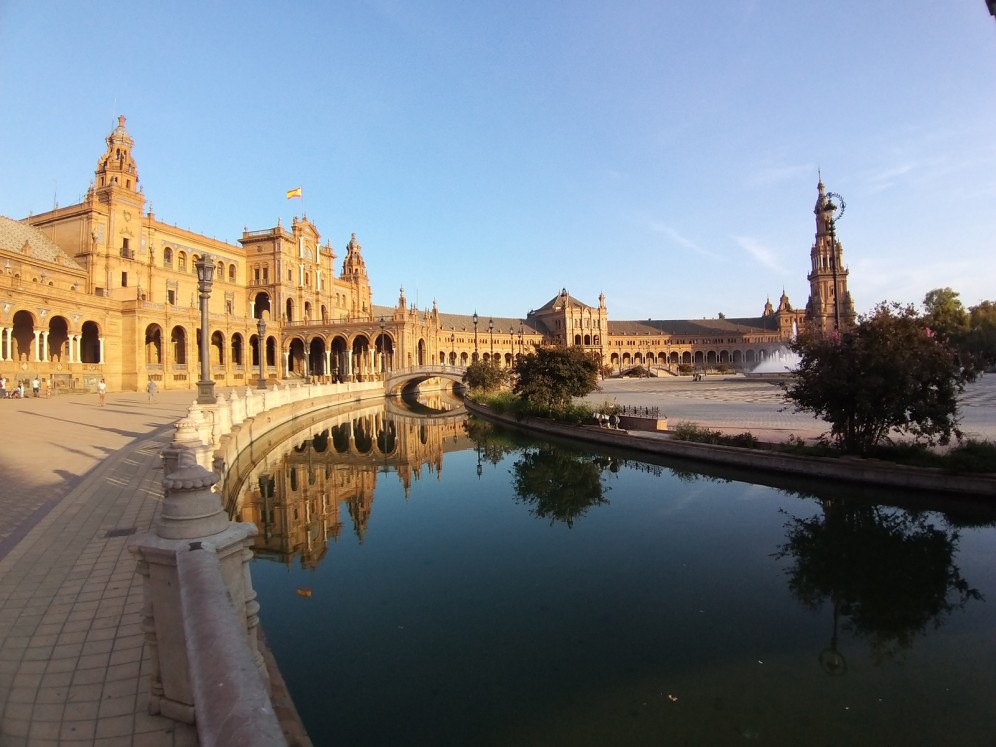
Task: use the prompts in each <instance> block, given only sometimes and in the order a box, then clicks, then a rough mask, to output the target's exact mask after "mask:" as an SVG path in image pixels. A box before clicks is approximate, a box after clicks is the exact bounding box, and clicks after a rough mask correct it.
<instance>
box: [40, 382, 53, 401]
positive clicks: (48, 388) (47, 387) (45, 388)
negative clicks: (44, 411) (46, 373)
mask: <svg viewBox="0 0 996 747" xmlns="http://www.w3.org/2000/svg"><path fill="white" fill-rule="evenodd" d="M42 394H43V395H44V396H45V399H48V398H49V397H51V396H52V380H51V379H50V378H48V377H46V378H44V379H42Z"/></svg>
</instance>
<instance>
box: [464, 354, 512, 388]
mask: <svg viewBox="0 0 996 747" xmlns="http://www.w3.org/2000/svg"><path fill="white" fill-rule="evenodd" d="M508 375H509V370H508V369H507V368H502V366H501V364H500V363H499V362H498V360H497V359H493V360H490V361H475V362H473V363H471V364H470V365H469V366H467V370H466V371H465V372H464V374H463V383H464V384H466V385H467V386H469V387H470V388H471V389H482V390H484V391H485V392H492V391H494V390H496V389H501V388H502V387H503V386H504V385H505V384H506V383H507V382H508Z"/></svg>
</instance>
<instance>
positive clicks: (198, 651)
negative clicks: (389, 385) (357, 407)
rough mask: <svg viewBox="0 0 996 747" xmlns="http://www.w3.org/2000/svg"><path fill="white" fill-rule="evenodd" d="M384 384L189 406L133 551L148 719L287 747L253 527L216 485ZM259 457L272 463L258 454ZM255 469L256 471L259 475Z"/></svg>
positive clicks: (218, 737)
mask: <svg viewBox="0 0 996 747" xmlns="http://www.w3.org/2000/svg"><path fill="white" fill-rule="evenodd" d="M383 396H384V385H383V383H382V382H362V383H348V384H294V385H289V386H284V385H280V384H278V385H276V386H273V387H271V388H269V389H265V390H263V389H245V390H239V391H233V392H231V393H229V394H227V395H219V396H218V397H217V401H216V402H215V404H212V405H198V404H193V405H191V407H190V409H189V410H188V412H187V416H186V417H185V418H183V419H182V420H181V421H179V422H178V423H177V424H176V434H175V435H174V438H173V443H172V444H171V445H170V447H168V448H167V449H166V450H165V451H164V452H163V471H164V474H165V477H164V479H163V494H164V497H163V505H162V510H161V512H160V515H159V516H158V517H157V519H156V523H155V525H154V527H153V529H152V531H151V532H149V533H147V534H145V535H138V536H136V537H135V538H134V540H133V541H132V542H131V543H130V545H129V549H130V550H131V551H132V553H134V555H135V556H136V558H137V561H138V573H139V574H140V575H141V576H142V577H143V582H144V583H143V586H144V590H145V609H144V630H145V636H146V643H147V644H148V646H149V651H150V655H151V659H152V665H151V667H150V672H151V674H150V680H151V681H150V688H149V710H150V712H151V713H154V714H162V715H164V716H166V717H168V718H173V719H176V720H179V721H184V722H187V723H196V725H197V735H198V741H199V743H200V744H202V745H233V747H234V745H240V746H242V745H245V746H248V747H276V746H277V745H286V744H287V740H286V738H285V737H284V734H283V731H282V729H281V726H280V724H279V723H278V721H277V718H276V714H275V710H274V708H273V704H272V701H271V699H270V693H269V677H268V674H267V671H266V667H265V665H264V663H263V657H262V656H261V654H260V651H259V648H258V639H257V630H256V628H257V626H258V624H259V604H258V602H256V592H255V590H254V589H253V586H252V579H251V577H250V574H249V561H250V559H251V558H252V551H251V550H250V549H249V548H250V545H251V543H252V537H253V536H255V534H256V527H255V525H253V524H248V523H241V522H233V521H230V520H229V518H228V513H227V511H226V510H225V507H224V505H223V503H222V500H221V496H220V495H219V493H217V492H215V490H214V486H215V485H216V484H217V483H218V482H219V481H220V480H221V479H222V475H223V474H224V473H225V472H226V471H227V468H228V466H229V465H233V464H234V465H235V466H234V469H235V471H238V470H239V466H238V465H239V464H240V462H239V456H240V453H241V452H243V451H245V452H247V453H249V454H250V458H249V459H248V460H246V461H247V462H249V463H251V461H252V449H251V448H250V447H251V445H252V443H253V441H254V440H255V439H256V438H258V437H260V436H263V435H265V434H267V433H268V432H269V431H272V430H273V429H275V428H279V427H280V426H282V425H287V424H290V423H292V422H293V421H294V420H296V419H299V418H300V417H301V416H303V415H304V414H306V413H313V412H315V411H317V410H320V409H322V408H325V407H328V406H331V405H335V404H337V403H348V402H358V401H361V400H364V399H369V400H372V399H375V398H382V397H383ZM258 456H260V457H261V456H263V454H262V453H261V454H259V455H258ZM250 466H251V464H248V463H247V464H246V467H247V468H248V467H250Z"/></svg>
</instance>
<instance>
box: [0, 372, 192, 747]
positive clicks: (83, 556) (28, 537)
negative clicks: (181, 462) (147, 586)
mask: <svg viewBox="0 0 996 747" xmlns="http://www.w3.org/2000/svg"><path fill="white" fill-rule="evenodd" d="M195 396H196V395H195V394H194V393H192V392H168V393H161V394H160V395H159V396H158V397H157V401H156V402H155V403H149V402H148V397H147V396H146V395H144V394H137V393H129V394H109V395H108V397H107V403H106V405H105V406H104V407H99V406H98V404H97V396H96V395H89V396H86V395H66V396H60V397H55V398H52V399H25V400H4V401H0V424H2V431H0V433H2V436H0V481H2V488H0V513H2V515H3V517H4V518H3V521H2V524H0V747H17V746H18V745H32V746H35V745H37V746H38V747H43V746H45V745H105V746H107V747H110V746H111V745H114V746H117V745H121V746H122V747H123V746H125V745H148V746H149V747H152V746H156V747H158V746H160V745H161V746H162V747H167V746H169V747H172V746H180V745H195V744H196V743H197V739H196V733H195V731H194V729H193V728H192V727H189V726H186V725H182V724H177V723H176V722H174V721H171V720H168V719H164V718H159V717H154V716H150V715H149V714H148V711H147V709H146V703H147V699H148V696H147V693H148V671H147V667H148V661H147V658H146V657H145V646H144V635H143V633H142V625H141V612H142V583H141V579H140V577H139V576H138V575H137V574H136V573H135V559H134V557H133V556H132V555H131V553H129V552H128V550H127V547H126V544H127V542H128V540H129V537H130V536H131V535H132V534H134V533H136V532H144V531H147V530H148V529H149V528H150V527H151V525H152V520H153V517H154V515H155V512H156V511H157V509H158V506H159V499H160V496H161V492H162V488H161V485H162V466H161V462H160V459H159V452H160V451H161V450H162V449H163V447H164V446H166V445H167V444H168V442H169V440H170V439H171V438H172V435H173V427H172V426H173V423H174V422H176V420H177V419H179V418H180V417H182V416H183V414H184V413H185V412H186V409H187V407H188V406H189V405H190V403H191V402H192V401H193V399H194V397H195Z"/></svg>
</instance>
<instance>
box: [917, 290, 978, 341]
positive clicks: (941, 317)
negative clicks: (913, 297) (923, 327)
mask: <svg viewBox="0 0 996 747" xmlns="http://www.w3.org/2000/svg"><path fill="white" fill-rule="evenodd" d="M958 295H959V294H958V293H956V292H955V291H953V290H951V289H950V288H935V289H934V290H932V291H927V295H926V296H924V298H923V308H924V316H923V320H924V322H925V323H926V324H927V326H928V327H930V328H931V329H932V330H933V331H934V334H936V335H938V336H940V337H941V339H943V340H945V341H946V342H947V343H948V344H950V345H953V346H955V347H960V345H961V343H962V342H963V341H964V339H965V335H966V333H967V332H968V312H967V311H965V307H964V306H963V305H962V303H961V301H960V300H958Z"/></svg>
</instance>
